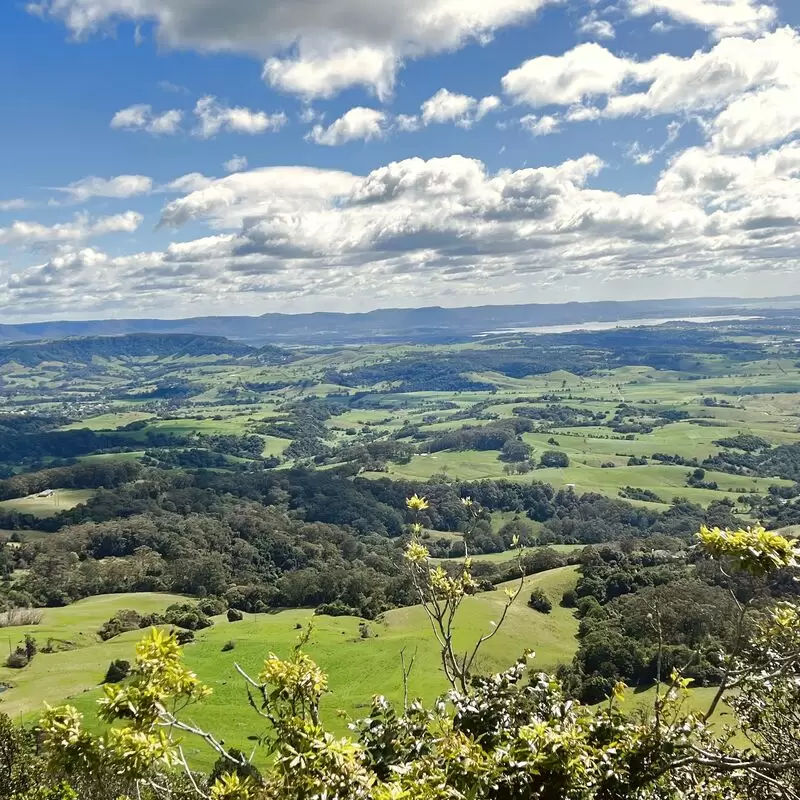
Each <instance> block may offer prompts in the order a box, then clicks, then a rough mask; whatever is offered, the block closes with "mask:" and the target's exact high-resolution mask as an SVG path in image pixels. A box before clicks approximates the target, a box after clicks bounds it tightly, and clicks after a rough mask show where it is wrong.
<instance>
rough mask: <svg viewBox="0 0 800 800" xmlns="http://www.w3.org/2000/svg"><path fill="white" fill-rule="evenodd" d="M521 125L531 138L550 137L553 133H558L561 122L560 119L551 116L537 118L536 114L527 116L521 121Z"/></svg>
mask: <svg viewBox="0 0 800 800" xmlns="http://www.w3.org/2000/svg"><path fill="white" fill-rule="evenodd" d="M520 124H521V125H522V127H523V128H524V129H525V130H526V131H528V133H530V134H531V136H549V135H550V134H551V133H557V132H558V130H559V128H560V125H561V122H560V120H559V119H558V117H553V116H551V115H549V114H545V115H544V116H542V117H537V116H536V114H526V115H525V116H524V117H522V118H521V119H520Z"/></svg>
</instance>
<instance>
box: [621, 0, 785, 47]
mask: <svg viewBox="0 0 800 800" xmlns="http://www.w3.org/2000/svg"><path fill="white" fill-rule="evenodd" d="M627 5H628V9H629V10H630V12H631V14H633V15H634V16H644V15H645V14H661V15H664V16H667V17H669V18H671V19H673V20H675V21H676V22H681V23H684V24H689V25H696V26H698V27H700V28H705V29H706V30H708V31H710V32H711V33H712V34H713V35H714V36H716V37H717V38H722V37H724V36H753V35H757V34H760V33H763V32H764V31H765V30H767V29H768V28H769V27H770V26H771V25H772V24H773V23H774V22H775V19H776V17H777V14H776V11H775V7H774V6H773V5H772V4H771V3H764V2H759V0H627Z"/></svg>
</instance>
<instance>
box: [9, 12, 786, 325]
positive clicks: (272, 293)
mask: <svg viewBox="0 0 800 800" xmlns="http://www.w3.org/2000/svg"><path fill="white" fill-rule="evenodd" d="M0 74H2V75H3V76H4V77H5V80H4V81H3V82H2V84H0V109H2V112H1V116H0V122H1V123H2V124H0V322H4V323H5V322H25V321H34V320H45V319H97V318H131V317H162V318H174V317H185V316H199V315H206V314H214V315H216V314H264V313H269V312H289V313H297V312H309V311H368V310H371V309H374V308H396V307H410V306H431V305H443V306H466V305H482V304H501V303H539V302H567V301H590V300H628V299H644V298H666V297H697V296H741V297H763V296H777V295H786V294H794V293H800V268H798V255H799V254H800V2H798V0H613V2H609V0H489V1H488V2H487V0H380V2H376V0H203V1H202V2H199V0H30V2H26V0H2V2H0Z"/></svg>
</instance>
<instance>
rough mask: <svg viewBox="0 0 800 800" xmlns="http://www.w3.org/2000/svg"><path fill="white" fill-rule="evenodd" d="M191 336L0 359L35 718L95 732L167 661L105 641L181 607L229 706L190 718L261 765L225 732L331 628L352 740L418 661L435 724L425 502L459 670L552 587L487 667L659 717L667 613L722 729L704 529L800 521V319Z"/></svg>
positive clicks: (20, 671)
mask: <svg viewBox="0 0 800 800" xmlns="http://www.w3.org/2000/svg"><path fill="white" fill-rule="evenodd" d="M190 339H191V340H190V341H189V342H187V340H186V339H185V337H180V339H179V340H176V339H173V338H171V337H170V336H168V335H164V336H158V337H149V338H148V337H145V338H144V339H142V338H141V337H139V338H137V337H136V336H133V337H120V338H118V339H115V340H114V341H107V340H102V341H95V340H81V339H78V340H74V341H72V340H70V341H68V342H64V343H56V344H47V345H41V346H39V345H26V346H25V347H24V348H15V347H11V348H9V349H8V352H11V353H13V354H14V355H15V357H16V358H17V359H20V360H17V361H14V360H13V359H10V360H9V359H7V360H6V361H5V362H3V361H2V358H3V355H2V353H3V349H2V348H0V434H2V435H1V436H0V470H1V471H2V472H1V473H0V474H2V477H0V538H1V539H2V541H3V542H4V543H7V544H4V546H3V547H2V548H0V569H1V570H2V575H3V581H2V583H0V600H2V604H3V607H4V608H5V609H11V608H18V607H20V606H38V607H41V608H42V612H41V613H42V615H43V616H42V620H41V623H40V624H38V625H32V626H30V627H16V628H8V629H4V630H3V635H4V636H5V637H6V639H7V640H8V645H9V652H10V655H11V656H12V659H11V660H12V661H13V660H14V654H15V652H16V653H17V656H16V657H17V661H18V662H20V661H21V662H22V666H19V663H18V664H17V666H16V667H13V666H5V667H0V683H2V684H3V685H4V686H5V687H6V688H5V690H4V691H3V692H2V693H1V694H0V710H2V711H5V712H6V713H8V714H11V715H12V716H13V717H15V718H19V719H22V720H25V721H29V720H31V719H33V718H35V716H36V714H37V713H38V712H39V710H40V708H41V704H42V702H43V701H47V702H59V701H64V700H68V701H69V702H70V703H73V704H75V705H76V706H77V707H78V708H79V710H81V711H83V712H91V710H92V707H93V704H94V701H95V700H96V699H97V697H98V696H99V693H100V688H99V685H100V683H101V681H102V679H103V676H104V674H105V671H106V669H107V667H108V665H109V663H110V662H111V661H113V660H115V659H125V660H130V658H131V656H132V654H133V648H134V644H135V642H136V641H137V639H138V638H139V637H140V636H141V631H140V630H138V629H136V628H135V626H134V628H126V629H125V630H124V631H123V632H121V633H119V635H116V636H113V637H112V638H110V639H109V640H108V641H101V640H100V639H99V638H98V635H97V632H98V630H99V629H100V627H101V626H102V625H103V624H104V623H106V622H107V621H108V620H110V619H111V618H112V617H113V616H114V615H115V614H116V613H117V612H119V611H120V610H122V609H132V610H133V611H135V612H137V613H138V614H139V615H144V614H163V613H165V610H166V609H167V608H168V607H170V608H172V607H173V606H174V605H175V604H178V605H182V604H188V607H189V608H190V609H195V611H188V612H187V611H185V609H184V612H181V613H184V614H185V615H187V614H188V618H192V615H193V614H195V613H198V612H197V611H196V609H199V608H200V607H201V605H202V604H203V603H210V604H211V606H210V607H212V608H213V609H214V610H213V611H209V614H210V615H212V616H213V623H214V624H213V626H211V627H206V628H199V629H197V630H196V632H195V636H194V640H193V641H192V642H190V643H188V644H187V645H186V648H185V655H186V659H187V662H188V664H189V665H190V666H191V667H192V668H193V669H194V670H196V672H197V674H198V675H199V676H200V678H201V679H202V680H204V681H205V682H206V683H208V684H209V685H210V686H211V687H212V688H213V689H214V694H213V696H212V698H211V699H210V700H209V701H208V702H207V703H205V704H204V705H203V706H201V707H199V708H197V709H193V711H192V715H193V717H192V718H193V719H195V720H196V721H197V722H198V723H199V724H201V725H208V726H209V727H213V728H214V729H215V732H216V733H217V734H218V735H221V736H223V737H224V738H225V740H226V741H227V742H230V743H231V744H232V745H235V746H239V747H241V748H242V749H246V745H247V744H248V738H247V737H249V736H251V735H253V734H254V733H258V732H260V731H259V728H258V725H257V722H258V720H257V718H256V717H255V716H254V715H253V716H252V717H251V716H248V715H230V714H224V713H222V712H223V711H224V710H225V709H227V708H228V707H230V706H233V705H236V704H237V703H239V702H241V700H242V696H243V695H242V693H243V689H242V684H241V681H240V680H239V678H238V677H237V675H236V673H235V668H234V663H235V662H236V663H239V664H241V665H242V666H243V667H245V668H246V669H247V670H249V671H250V672H252V673H257V672H258V670H259V665H260V663H261V661H262V660H263V658H264V656H265V655H266V654H267V652H268V651H270V650H272V651H275V652H276V653H277V654H278V655H280V656H286V655H287V654H288V653H289V652H290V650H291V647H292V645H293V643H294V642H295V640H296V638H297V636H298V632H299V630H300V629H303V628H304V627H305V626H306V625H307V624H308V623H310V622H313V633H312V634H311V638H310V640H309V643H308V645H307V649H308V652H309V654H310V655H311V656H312V657H313V658H314V659H316V660H317V661H318V662H319V664H320V666H321V667H322V668H323V669H324V670H325V671H326V672H327V673H328V675H329V678H330V687H331V692H330V694H328V695H327V696H326V698H325V700H324V702H323V716H324V719H325V721H326V723H327V724H328V725H329V726H330V727H331V728H332V729H333V730H334V731H336V732H340V733H341V732H344V730H345V723H344V722H343V721H342V719H340V718H339V717H338V716H337V713H336V712H337V711H339V710H343V711H345V712H346V713H347V714H348V715H350V716H359V715H362V714H363V713H364V710H365V709H366V708H367V707H368V704H369V701H370V697H371V695H372V694H374V693H382V694H384V695H386V696H387V697H389V698H390V699H392V700H395V701H397V700H399V699H401V698H402V691H403V676H402V666H401V661H400V655H399V654H400V653H401V652H404V653H405V655H406V657H409V658H410V657H411V654H413V653H416V659H415V665H414V670H413V672H412V674H411V676H410V678H409V689H410V691H411V693H412V694H415V695H416V694H419V695H421V696H422V697H423V698H424V699H425V700H427V701H430V700H432V699H434V698H435V697H436V696H437V695H438V694H439V693H441V692H442V691H443V690H444V689H445V688H446V681H445V677H444V675H443V673H442V668H441V660H440V657H439V651H438V647H437V644H436V642H435V640H434V638H433V636H432V634H431V632H430V628H429V625H428V621H427V619H426V617H425V615H424V613H423V610H422V608H421V607H420V606H419V605H416V603H417V602H418V595H417V594H416V593H415V590H414V587H413V586H412V585H411V583H410V577H409V570H408V564H407V562H406V559H405V558H404V555H403V553H404V548H405V547H406V545H407V544H408V541H409V535H410V534H409V532H410V530H411V528H410V524H411V523H412V521H414V520H416V517H415V516H414V515H413V514H412V513H411V512H410V511H409V509H408V508H407V507H406V499H407V498H408V497H410V496H412V495H414V494H417V495H419V496H421V497H424V498H426V500H425V504H426V506H427V507H426V508H424V509H422V511H421V513H420V517H419V525H420V527H419V529H418V536H419V543H420V544H421V545H422V546H424V548H425V549H426V551H427V554H428V555H429V557H430V565H431V568H433V569H441V570H442V573H443V574H444V575H448V576H454V575H459V574H461V571H463V569H464V565H465V563H469V569H470V570H471V571H472V573H473V574H474V579H475V583H474V586H473V587H472V588H471V589H470V592H468V593H467V596H465V598H464V603H463V606H462V608H461V610H460V613H459V616H458V619H457V626H456V633H455V637H456V642H457V644H458V647H459V648H466V647H467V645H468V644H469V642H471V641H474V639H475V636H476V635H478V634H480V633H482V632H486V631H488V630H491V629H492V628H491V623H492V622H496V621H497V619H498V618H499V616H500V614H501V612H502V607H503V603H504V602H505V597H506V595H505V594H504V589H505V588H507V587H508V585H509V581H511V582H513V581H514V580H515V579H516V578H517V577H518V576H519V567H520V564H521V565H522V569H523V571H524V572H525V573H526V576H527V577H525V588H524V591H523V593H522V594H521V595H520V597H519V598H518V600H517V602H516V604H515V605H514V606H513V607H512V608H511V610H510V611H509V614H508V618H507V620H506V624H505V626H504V627H503V628H502V629H501V630H500V632H499V633H498V634H497V635H496V636H494V637H493V638H492V639H491V640H490V641H489V642H488V643H487V646H486V648H485V650H484V651H483V653H482V654H481V658H480V660H479V662H478V663H477V664H476V669H477V671H480V672H483V673H485V672H491V671H495V670H499V669H502V668H503V667H506V666H508V665H509V664H511V663H512V662H513V661H514V660H515V659H516V658H517V657H518V656H519V655H520V654H521V653H522V652H523V651H524V650H526V649H533V650H535V651H536V653H537V657H536V661H535V662H534V664H535V667H536V668H539V669H543V670H547V671H551V672H552V671H555V670H557V669H558V670H560V672H559V674H560V675H562V677H563V680H564V681H565V686H567V687H568V688H569V691H570V692H572V693H573V695H574V696H575V697H577V698H579V699H582V700H585V701H587V702H597V701H599V700H600V699H602V698H604V697H606V696H607V695H608V694H609V693H610V692H611V691H612V690H613V686H614V681H615V680H616V679H620V680H624V681H626V682H628V683H630V684H632V685H634V686H635V687H636V692H632V694H633V699H632V701H631V706H632V707H638V706H640V705H641V704H643V703H645V702H647V700H648V698H651V697H652V694H648V692H652V686H653V683H654V681H655V679H656V674H655V672H654V666H653V665H654V664H655V656H654V653H655V649H656V647H657V645H656V644H654V642H653V640H652V638H648V637H650V636H651V634H652V630H651V628H650V627H648V624H647V622H646V615H645V614H643V609H646V608H648V607H649V606H648V605H647V604H651V603H657V604H661V605H663V606H664V607H665V608H669V614H668V615H667V617H668V619H669V620H670V622H671V623H672V622H673V621H674V626H673V627H672V628H671V629H669V630H668V631H667V632H666V633H665V635H666V636H667V637H668V645H669V646H670V647H672V648H675V652H679V653H680V654H683V655H685V654H686V653H691V654H694V655H693V656H692V658H694V659H695V661H694V662H692V663H694V664H695V665H696V680H697V683H698V686H699V688H698V689H697V691H696V693H695V695H693V698H694V700H693V702H697V703H699V702H700V701H701V700H703V701H705V700H707V699H708V695H709V693H710V692H712V691H713V688H712V687H713V686H714V685H715V683H716V682H719V680H720V677H719V672H718V670H716V667H715V665H714V663H713V659H711V658H710V657H709V656H708V654H707V653H706V652H705V651H704V650H703V648H704V647H705V646H706V645H705V642H706V641H707V640H713V641H714V642H715V643H718V644H719V646H720V647H723V646H725V645H726V644H727V642H728V640H727V639H726V637H727V636H729V635H730V627H726V625H727V620H728V617H727V614H728V613H729V610H730V609H729V608H728V606H727V605H726V603H729V602H730V597H729V595H728V593H727V592H725V591H724V590H723V589H721V587H720V586H719V585H717V583H715V577H714V575H712V574H711V572H709V570H708V569H706V568H705V567H703V566H702V565H698V564H696V556H695V548H694V542H695V539H694V535H695V533H696V532H697V530H698V529H699V528H700V526H701V525H712V526H714V525H720V526H722V527H731V528H734V527H737V528H738V527H747V526H750V525H753V524H755V523H757V522H763V523H764V524H765V525H766V526H767V527H770V528H780V529H784V530H787V531H790V530H792V528H791V527H790V526H797V525H800V401H799V400H798V398H800V350H799V349H798V345H797V341H798V340H799V339H800V321H798V320H797V319H795V318H792V319H783V318H781V319H780V320H777V321H776V320H761V321H758V322H753V321H732V322H726V323H724V324H723V323H720V324H718V325H713V326H696V325H692V324H689V323H681V324H673V325H670V326H666V327H664V328H659V329H657V328H641V329H626V330H618V331H602V332H596V333H591V332H576V333H571V334H562V335H555V334H554V335H531V334H525V333H521V332H516V333H506V334H495V335H490V336H486V337H480V338H479V339H469V340H465V341H455V342H454V341H448V342H441V343H433V344H430V343H418V342H417V343H414V342H409V343H404V344H379V343H378V344H376V343H374V342H364V343H361V344H348V345H330V346H320V345H318V344H317V345H305V346H296V347H292V348H290V349H286V350H283V349H280V348H276V347H269V346H267V347H260V348H253V347H250V346H247V345H244V344H241V343H239V342H228V341H227V340H224V339H219V338H213V339H210V340H206V339H204V338H203V337H190ZM40 352H41V354H42V356H44V355H46V356H47V359H46V360H41V361H37V358H39V357H40V356H39V355H37V354H38V353H40ZM23 362H24V363H23ZM515 543H521V545H522V547H523V553H522V554H520V553H519V552H518V550H517V549H516V545H515ZM465 554H468V555H469V557H470V560H469V562H466V560H465ZM787 585H788V583H787ZM539 589H541V590H542V592H541V594H540V593H538V592H537V591H536V590H539ZM529 601H530V603H531V605H530V606H529ZM536 604H539V605H540V606H542V605H544V606H548V608H545V610H544V611H540V610H534V608H535V606H536ZM228 609H230V610H232V611H234V612H236V613H241V614H242V616H243V619H242V620H241V621H238V622H229V621H228V617H227V610H228ZM221 610H222V613H220V612H221ZM175 613H176V614H177V613H178V612H175ZM179 618H180V619H184V617H179ZM158 619H161V620H162V622H163V619H162V618H161V617H159V618H158ZM643 620H644V621H643ZM184 621H185V620H184ZM170 624H177V623H170ZM185 624H187V625H188V624H189V623H188V622H186V623H185ZM178 627H180V626H178ZM687 631H689V632H690V633H687ZM696 632H699V633H697V635H695V633H696ZM26 634H28V635H30V636H33V637H35V639H36V643H37V645H38V647H39V652H38V653H36V654H35V657H34V658H32V659H26V658H23V657H22V655H21V654H20V649H22V650H24V647H25V645H24V640H25V635H26ZM670 637H671V638H670ZM693 637H694V638H693ZM704 637H705V638H704ZM48 642H49V646H48ZM609 642H611V643H612V644H610V645H609V644H608V643H609ZM42 647H44V648H45V652H42ZM15 648H16V651H15ZM715 670H716V671H715ZM662 677H663V676H662ZM220 720H222V723H221V724H220ZM189 755H190V758H191V760H192V763H194V764H196V765H199V766H201V767H203V768H208V767H210V765H211V760H210V756H209V754H208V753H207V752H201V751H200V750H199V749H193V750H192V751H191V752H190V753H189Z"/></svg>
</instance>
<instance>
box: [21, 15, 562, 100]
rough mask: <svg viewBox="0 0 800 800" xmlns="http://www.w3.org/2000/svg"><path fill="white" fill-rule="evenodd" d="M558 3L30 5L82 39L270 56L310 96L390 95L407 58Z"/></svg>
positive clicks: (268, 74)
mask: <svg viewBox="0 0 800 800" xmlns="http://www.w3.org/2000/svg"><path fill="white" fill-rule="evenodd" d="M557 2H559V0H494V2H491V3H487V2H485V0H384V1H383V2H379V3H376V2H373V0H326V2H320V0H293V2H286V0H206V2H202V3H198V2H196V0H33V2H31V3H30V5H29V7H30V8H32V9H36V10H37V11H38V13H39V14H41V15H43V16H45V15H46V16H53V17H55V18H57V19H60V20H62V21H63V22H64V24H65V25H66V26H67V27H68V28H69V30H70V31H71V32H72V33H73V34H74V35H76V36H77V37H86V36H88V35H91V34H93V33H97V32H98V31H103V30H105V29H107V28H108V26H109V25H113V24H116V23H117V22H119V21H124V20H129V21H133V22H148V21H152V22H153V23H155V30H156V35H157V37H158V39H159V40H160V41H161V42H162V43H164V44H167V45H170V46H173V47H181V48H195V49H197V50H200V51H204V52H219V51H230V52H242V53H251V54H254V55H258V56H263V57H266V58H267V62H266V67H265V78H266V80H268V81H269V82H270V83H272V84H273V85H274V86H276V87H277V88H280V89H282V90H284V91H290V92H296V93H298V94H301V95H303V96H306V97H330V96H331V95H332V94H335V93H336V92H337V91H339V90H341V89H343V88H345V87H347V86H351V85H356V84H362V85H366V86H369V87H372V88H373V89H374V90H375V91H376V92H377V93H378V94H379V95H382V96H383V95H385V94H386V93H387V92H389V91H391V87H392V86H393V85H394V82H395V75H396V71H397V69H398V68H399V67H400V65H401V64H402V62H403V60H405V59H408V58H417V57H419V56H422V55H426V54H430V53H437V52H443V51H448V50H455V49H458V48H460V47H462V46H463V45H464V44H466V43H467V42H470V41H478V42H481V43H483V42H486V41H487V40H488V39H489V38H490V37H491V35H492V34H493V33H494V31H496V30H498V29H500V28H503V27H506V26H509V25H517V24H520V23H523V22H527V21H529V20H531V19H532V18H533V17H534V16H535V14H536V13H537V12H538V11H539V10H540V9H541V8H542V7H544V6H545V5H548V4H550V3H557Z"/></svg>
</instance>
